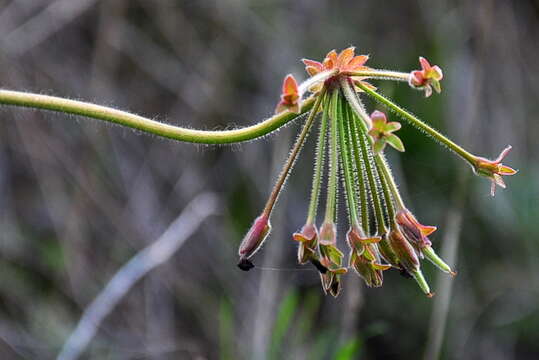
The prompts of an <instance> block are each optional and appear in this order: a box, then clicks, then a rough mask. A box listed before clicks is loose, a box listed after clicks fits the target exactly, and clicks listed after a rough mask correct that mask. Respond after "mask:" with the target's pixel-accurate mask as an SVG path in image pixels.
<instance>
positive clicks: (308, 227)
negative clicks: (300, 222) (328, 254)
mask: <svg viewBox="0 0 539 360" xmlns="http://www.w3.org/2000/svg"><path fill="white" fill-rule="evenodd" d="M292 237H293V239H294V240H296V241H297V242H299V248H298V262H299V263H300V264H305V263H307V262H308V261H313V260H316V261H318V230H317V229H316V226H315V225H314V224H305V225H304V226H303V227H302V228H301V231H300V232H297V233H294V234H293V235H292Z"/></svg>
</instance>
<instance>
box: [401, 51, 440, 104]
mask: <svg viewBox="0 0 539 360" xmlns="http://www.w3.org/2000/svg"><path fill="white" fill-rule="evenodd" d="M419 63H420V64H421V70H415V71H412V72H411V73H410V80H409V84H410V86H411V87H414V88H418V89H423V90H424V91H425V97H429V96H431V95H432V88H434V90H435V91H436V92H437V93H440V92H441V91H442V87H441V85H440V80H442V78H443V77H444V74H443V72H442V69H440V67H439V66H437V65H434V66H431V65H430V63H429V62H428V60H427V59H425V58H424V57H421V56H420V57H419Z"/></svg>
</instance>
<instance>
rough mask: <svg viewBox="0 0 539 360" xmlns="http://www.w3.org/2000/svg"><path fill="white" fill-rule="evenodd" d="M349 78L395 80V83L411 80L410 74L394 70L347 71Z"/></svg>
mask: <svg viewBox="0 0 539 360" xmlns="http://www.w3.org/2000/svg"><path fill="white" fill-rule="evenodd" d="M345 74H346V75H348V76H357V77H361V78H364V79H380V80H395V81H408V80H410V73H404V72H400V71H392V70H378V69H369V70H360V71H347V72H346V73H345Z"/></svg>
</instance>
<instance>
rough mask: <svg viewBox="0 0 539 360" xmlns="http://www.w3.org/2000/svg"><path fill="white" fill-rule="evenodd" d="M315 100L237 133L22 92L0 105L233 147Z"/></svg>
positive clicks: (2, 93)
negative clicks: (172, 123)
mask: <svg viewBox="0 0 539 360" xmlns="http://www.w3.org/2000/svg"><path fill="white" fill-rule="evenodd" d="M315 99H316V96H311V97H309V98H307V99H305V100H303V101H302V103H301V109H300V113H299V114H295V113H292V112H289V111H284V112H281V113H279V114H276V115H274V116H272V117H270V118H269V119H266V120H264V121H262V122H260V123H258V124H255V125H252V126H247V127H244V128H240V129H234V130H223V131H210V130H194V129H187V128H182V127H178V126H173V125H169V124H164V123H161V122H158V121H155V120H151V119H148V118H145V117H142V116H139V115H135V114H131V113H129V112H126V111H121V110H117V109H113V108H110V107H106V106H101V105H96V104H91V103H87V102H83V101H77V100H69V99H64V98H60V97H55V96H48V95H41V94H33V93H26V92H19V91H10V90H0V104H4V105H14V106H22V107H28V108H35V109H43V110H51V111H57V112H62V113H66V114H74V115H81V116H85V117H89V118H93V119H98V120H103V121H107V122H111V123H115V124H119V125H123V126H127V127H130V128H133V129H137V130H140V131H144V132H147V133H151V134H154V135H157V136H161V137H165V138H169V139H173V140H178V141H185V142H191V143H200V144H230V143H236V142H242V141H247V140H252V139H256V138H258V137H261V136H264V135H267V134H269V133H271V132H272V131H274V130H276V129H278V128H280V127H281V126H283V125H285V124H286V123H288V122H290V121H292V120H294V119H296V118H297V117H298V116H300V115H301V114H304V113H306V112H307V111H309V110H310V109H311V108H312V107H313V105H314V103H315Z"/></svg>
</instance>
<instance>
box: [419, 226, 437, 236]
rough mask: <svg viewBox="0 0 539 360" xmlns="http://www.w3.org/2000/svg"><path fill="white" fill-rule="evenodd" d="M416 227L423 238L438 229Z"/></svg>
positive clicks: (434, 227) (433, 227)
mask: <svg viewBox="0 0 539 360" xmlns="http://www.w3.org/2000/svg"><path fill="white" fill-rule="evenodd" d="M418 227H419V230H420V231H421V234H423V236H429V235H430V234H432V233H433V232H435V231H436V229H438V228H437V227H436V226H429V225H419V226H418Z"/></svg>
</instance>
